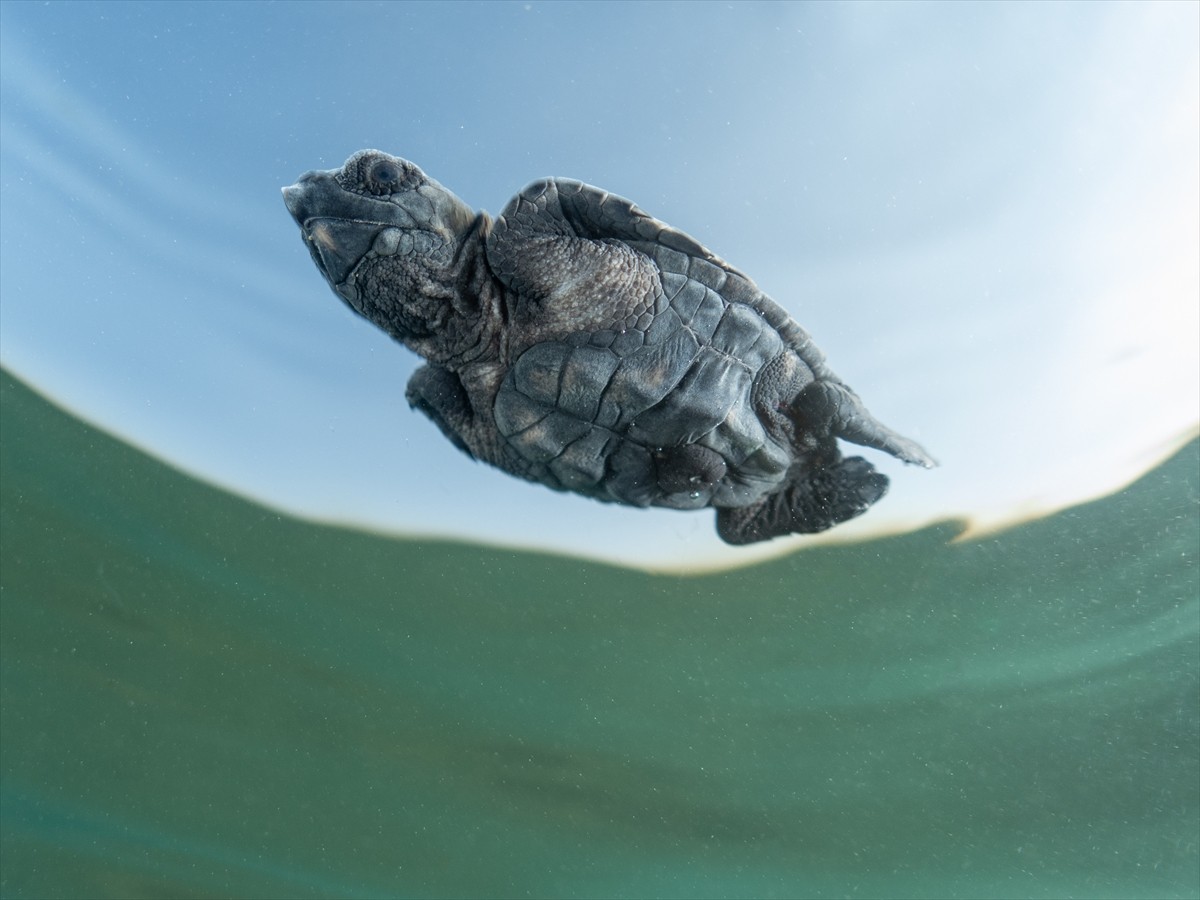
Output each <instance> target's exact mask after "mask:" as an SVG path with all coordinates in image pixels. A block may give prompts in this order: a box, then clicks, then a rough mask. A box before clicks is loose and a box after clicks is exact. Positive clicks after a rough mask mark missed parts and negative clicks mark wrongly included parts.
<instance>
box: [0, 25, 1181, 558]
mask: <svg viewBox="0 0 1200 900" xmlns="http://www.w3.org/2000/svg"><path fill="white" fill-rule="evenodd" d="M0 26H2V28H0V75H2V79H3V81H2V87H0V90H2V101H3V102H2V103H0V191H2V202H0V361H2V362H3V364H4V365H5V366H7V367H9V368H10V369H11V370H13V371H14V372H16V373H17V374H18V375H20V376H21V377H23V378H26V379H27V380H29V381H31V382H32V383H33V384H34V385H35V386H36V387H38V388H40V389H42V390H43V391H45V392H47V393H48V394H49V395H51V396H52V397H53V398H55V399H56V400H58V401H60V402H62V403H63V404H64V405H66V406H67V407H68V408H70V409H72V410H74V411H75V412H77V413H79V414H81V415H82V416H84V417H85V418H87V419H89V420H91V421H93V422H95V423H97V424H99V425H101V426H103V427H105V428H107V429H109V430H111V431H113V432H115V433H117V434H119V435H121V436H123V437H125V438H127V439H129V440H131V441H132V442H133V443H135V444H137V445H139V446H142V447H144V448H146V449H148V450H150V451H151V452H153V453H155V454H156V455H159V456H161V457H163V458H165V459H167V460H169V461H171V462H173V463H175V464H177V465H179V466H181V467H182V468H184V469H186V470H188V471H190V472H193V473H195V474H198V475H200V476H202V477H204V478H207V479H209V480H211V481H214V482H216V483H218V484H221V485H223V486H226V487H230V488H232V489H235V490H237V491H239V492H241V493H243V494H247V495H249V496H252V497H255V498H258V499H261V500H264V501H266V502H269V503H271V504H272V505H275V506H277V507H280V508H284V509H287V510H290V511H294V512H298V513H301V514H304V515H309V516H313V517H317V518H322V519H332V520H337V521H347V522H359V523H364V524H367V525H370V526H372V527H377V528H381V529H385V530H388V531H396V532H402V533H419V534H438V535H451V536H457V537H463V538H472V539H482V540H490V541H499V542H504V543H512V544H520V545H533V546H542V547H549V548H552V549H559V550H563V551H567V552H579V553H586V554H588V555H591V556H599V557H603V558H608V559H615V560H620V561H625V562H630V563H635V564H642V565H654V566H673V565H682V564H687V563H690V562H694V561H703V562H704V563H705V564H724V563H729V562H739V561H748V560H750V559H752V558H754V556H755V554H756V552H759V551H753V550H752V551H747V550H735V549H731V548H725V547H724V546H723V545H720V544H719V542H718V541H717V539H716V537H715V535H714V533H713V525H712V517H711V514H710V513H701V514H684V513H676V512H670V511H638V510H628V509H621V508H618V507H606V506H602V505H600V504H596V503H593V502H590V501H586V500H583V499H580V498H576V497H572V496H568V495H556V494H554V493H552V492H549V491H547V490H545V489H543V488H540V487H537V486H533V485H527V484H524V483H522V482H519V481H516V480H513V479H510V478H507V477H505V476H503V475H501V474H500V473H498V472H495V471H492V470H490V469H488V468H486V467H484V466H481V465H478V464H475V463H472V462H471V461H470V460H468V459H466V458H465V457H462V456H460V455H459V454H457V453H456V452H455V451H454V450H453V448H452V447H451V446H450V445H449V444H447V443H446V442H445V441H444V440H443V439H442V438H441V437H440V435H439V434H438V433H437V432H436V431H435V429H434V428H433V427H432V426H431V425H430V424H429V423H428V422H427V421H426V420H425V419H424V418H423V417H421V416H419V415H417V414H415V413H413V412H411V411H409V409H408V408H407V405H406V404H405V402H404V397H403V395H404V384H405V382H406V380H407V378H408V376H409V374H411V372H412V371H413V369H415V367H416V365H417V364H418V362H417V359H416V358H415V357H414V356H413V355H412V354H411V353H409V352H408V351H407V350H405V349H404V348H402V347H400V346H399V345H395V344H392V343H391V342H390V341H389V340H388V339H387V338H385V337H384V336H383V335H382V334H381V333H378V332H376V331H375V330H373V329H372V327H371V326H370V325H368V324H367V323H366V322H363V321H361V320H358V319H356V318H355V317H354V316H352V315H351V314H350V313H349V312H348V311H347V310H346V309H345V308H344V306H343V305H342V303H341V302H340V301H339V300H338V299H337V298H336V297H335V296H334V295H333V294H332V293H331V292H330V291H329V289H328V288H327V287H326V286H325V285H324V283H323V282H322V280H321V278H320V277H319V275H318V273H317V271H316V269H315V268H314V267H313V265H312V263H311V262H310V260H309V258H308V254H307V252H306V251H305V249H304V247H303V245H302V243H301V241H300V238H299V234H298V231H297V229H296V227H295V225H294V224H293V223H292V222H291V221H290V219H289V218H288V216H287V213H286V211H285V210H284V208H283V204H282V202H281V200H280V196H279V188H280V186H282V185H285V184H289V183H291V182H292V181H294V180H295V178H296V177H297V176H298V175H299V174H300V173H302V172H304V171H305V170H307V169H310V168H327V167H332V166H336V165H340V164H341V162H342V161H343V160H344V159H345V158H346V157H347V156H349V155H350V154H351V153H352V152H354V151H356V150H359V149H361V148H364V147H378V148H380V149H383V150H387V151H389V152H392V153H395V154H397V155H400V156H404V157H407V158H409V159H412V160H414V161H415V162H417V163H418V164H419V165H420V166H421V167H422V168H423V169H424V170H425V171H426V172H428V173H429V174H430V175H431V176H432V177H434V178H436V179H437V180H438V181H440V182H441V183H442V184H444V185H446V186H447V187H448V188H450V189H451V190H453V191H454V192H455V193H457V194H458V195H459V196H460V197H461V198H463V199H464V200H465V201H466V202H467V203H469V204H471V205H473V206H475V207H477V208H484V209H487V210H489V211H491V212H492V213H496V212H498V211H499V210H500V208H501V207H502V206H503V205H504V203H505V201H506V200H507V199H508V198H509V197H510V196H511V195H512V194H513V193H515V192H516V191H517V190H519V189H520V188H521V187H523V186H524V185H525V184H526V183H528V182H529V181H531V180H533V179H535V178H538V177H542V176H545V175H560V176H565V177H571V178H578V179H581V180H584V181H588V182H591V183H593V184H596V185H599V186H601V187H603V188H605V189H607V190H610V191H613V192H615V193H618V194H622V195H624V196H627V197H629V198H631V199H632V200H634V201H635V202H637V203H638V204H639V205H641V206H642V207H643V208H645V209H647V210H648V211H649V212H651V213H652V214H654V215H656V216H658V217H659V218H661V219H664V220H665V221H667V222H669V223H671V224H673V225H675V226H677V227H679V228H682V229H684V230H686V231H688V232H690V233H692V234H693V235H694V236H696V237H697V238H698V239H699V240H701V241H702V242H703V243H704V244H706V245H707V246H709V247H710V248H711V249H712V250H714V251H715V252H716V253H718V254H720V255H721V256H723V257H724V258H726V259H728V260H729V261H730V262H731V263H733V264H734V265H736V266H737V267H739V268H740V269H742V270H743V271H746V272H747V273H749V274H750V275H751V276H752V277H753V278H755V280H756V281H757V282H758V283H759V285H760V287H762V288H763V289H764V290H766V291H767V292H768V293H769V294H771V295H772V296H773V297H774V298H775V299H776V300H777V301H778V302H780V303H781V304H782V305H783V306H784V307H785V308H787V309H788V310H789V311H790V312H791V313H792V314H793V315H794V316H795V317H796V318H797V320H798V321H799V322H800V323H801V324H802V325H803V326H804V327H805V328H807V329H808V330H809V331H810V332H811V333H812V334H813V335H814V336H815V338H816V340H817V342H818V344H819V345H820V346H821V347H822V348H823V349H824V350H825V352H826V354H827V355H828V357H829V359H830V361H831V363H832V365H833V367H834V369H835V370H836V371H838V372H839V374H841V375H842V376H843V377H844V378H845V379H846V380H847V381H848V382H849V383H850V384H851V385H853V386H854V387H855V388H856V390H858V392H859V393H860V394H861V395H862V396H863V397H864V399H865V400H866V401H867V403H868V405H869V406H870V407H871V409H872V411H873V412H875V413H876V414H878V415H879V416H880V418H882V419H883V420H884V421H886V422H887V423H888V424H890V425H892V426H893V427H895V428H897V429H898V430H899V431H901V432H903V433H905V434H909V435H911V436H913V437H915V438H917V439H918V440H920V441H921V442H922V443H924V444H925V446H927V447H928V448H929V449H930V450H931V452H933V453H934V455H935V456H937V457H938V458H939V459H940V460H941V462H942V467H941V468H939V469H938V470H935V471H933V472H924V471H920V470H915V469H905V468H904V467H902V466H900V465H898V464H894V463H893V462H892V461H890V460H886V459H884V458H882V457H881V456H880V455H878V454H869V455H871V458H872V460H873V461H875V462H876V463H877V464H878V465H879V466H880V468H882V469H883V470H884V471H886V472H887V473H888V474H889V475H891V476H892V477H893V484H892V490H891V493H890V494H889V496H888V497H887V498H886V499H885V500H884V501H883V502H881V503H880V504H879V505H878V506H877V507H875V509H874V510H872V512H871V513H870V514H869V515H868V516H866V517H864V518H863V519H861V520H859V521H858V522H856V523H854V524H853V525H851V526H848V527H844V528H842V529H838V530H837V531H835V532H833V533H832V535H833V536H835V537H849V536H854V535H860V534H865V533H870V532H874V531H879V530H891V529H895V528H899V527H905V526H909V525H913V524H919V523H923V522H927V521H930V520H932V519H937V518H943V517H946V516H968V517H971V518H973V519H974V520H975V521H977V522H978V523H980V524H981V525H985V526H986V525H996V524H999V523H1003V522H1008V521H1013V520H1015V519H1019V518H1021V517H1023V516H1028V515H1033V514H1037V513H1040V512H1044V511H1048V510H1051V509H1054V508H1057V507H1060V506H1062V505H1064V504H1067V503H1072V502H1076V501H1078V500H1080V499H1084V498H1087V497H1091V496H1095V495H1096V494H1098V493H1102V492H1104V491H1107V490H1111V489H1113V488H1114V487H1117V486H1119V485H1120V484H1123V483H1125V482H1126V481H1128V480H1129V479H1131V478H1132V477H1135V476H1136V475H1137V474H1138V473H1139V472H1140V471H1142V470H1144V469H1145V467H1147V466H1148V465H1151V464H1153V463H1154V462H1156V461H1157V460H1158V459H1160V458H1161V457H1162V455H1163V454H1164V453H1165V452H1167V451H1168V450H1169V449H1170V448H1171V447H1172V446H1173V445H1174V443H1175V442H1177V441H1178V439H1179V438H1180V437H1181V436H1186V435H1187V434H1189V433H1193V431H1194V429H1195V425H1196V422H1197V419H1198V418H1200V387H1198V385H1200V362H1198V360H1200V351H1198V341H1200V338H1198V337H1197V334H1198V330H1200V322H1198V315H1197V309H1198V308H1200V263H1198V262H1197V246H1200V181H1198V173H1197V168H1198V164H1197V159H1198V158H1200V139H1198V133H1200V87H1198V85H1200V51H1198V49H1197V35H1198V34H1200V6H1198V5H1197V4H1194V3H1160V4H1155V3H1129V4H1121V3H1105V4H1083V3H1029V4H1022V3H995V4H930V5H926V4H916V3H911V4H909V3H906V4H895V3H881V4H849V3H846V4H841V3H839V4H834V3H827V4H826V3H817V4H785V3H767V4H753V3H736V4H717V3H706V4H673V3H671V4H613V3H595V4H578V5H577V4H569V3H554V4H542V3H484V4H470V3H449V4H420V3H403V4H375V3H364V4H358V3H336V4H323V3H301V4H290V3H252V4H223V3H211V2H205V3H198V4H189V3H149V4H114V3H77V4H60V3H50V4H33V3H13V2H8V3H3V4H0ZM803 540H805V539H795V540H790V541H777V542H774V543H773V544H771V545H769V548H768V549H769V550H770V551H776V550H779V549H787V548H790V547H792V546H795V543H796V541H803Z"/></svg>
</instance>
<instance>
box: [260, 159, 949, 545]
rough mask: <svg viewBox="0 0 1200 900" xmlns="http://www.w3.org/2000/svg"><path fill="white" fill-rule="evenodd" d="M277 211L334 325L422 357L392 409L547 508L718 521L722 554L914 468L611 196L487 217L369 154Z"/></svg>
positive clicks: (765, 322) (837, 390) (529, 196)
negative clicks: (320, 285) (289, 223)
mask: <svg viewBox="0 0 1200 900" xmlns="http://www.w3.org/2000/svg"><path fill="white" fill-rule="evenodd" d="M283 196H284V202H285V203H286V204H287V208H288V211H289V212H291V214H292V216H293V217H294V218H295V220H296V222H297V223H298V224H299V225H300V230H301V232H302V234H303V236H304V240H305V243H306V244H307V246H308V249H309V251H310V252H311V254H312V258H313V261H314V262H315V263H316V264H317V268H319V269H320V270H321V273H322V274H323V275H324V276H325V279H326V280H327V281H328V282H329V284H330V286H331V287H332V288H333V290H334V292H335V293H336V294H337V295H338V296H339V297H341V298H342V299H343V300H344V301H345V302H346V303H347V304H348V305H349V306H350V308H351V309H353V310H354V311H355V312H356V313H358V314H359V315H362V316H364V317H366V318H367V319H368V320H370V321H371V322H373V323H374V324H375V325H377V326H378V327H379V328H382V329H383V330H384V331H385V332H387V333H388V334H389V335H391V336H392V337H393V338H395V339H396V340H398V341H400V342H401V343H403V344H404V345H405V346H407V347H409V348H410V349H412V350H413V351H415V352H416V353H419V354H420V355H421V356H422V357H424V358H425V360H426V361H427V363H428V364H427V365H425V366H422V367H421V368H419V369H418V370H417V371H416V372H415V373H414V374H413V376H412V379H411V380H410V381H409V383H408V392H407V396H408V400H409V403H411V404H412V405H413V406H415V407H416V408H417V409H419V410H421V412H423V413H425V415H427V416H429V418H430V419H432V420H433V421H434V423H435V424H437V426H438V427H439V428H440V429H441V430H442V432H443V433H445V435H446V437H448V438H449V439H450V440H451V441H452V442H453V443H454V444H455V445H456V446H457V447H458V448H459V449H460V450H463V451H464V452H466V453H468V454H470V455H471V456H472V457H474V458H475V459H481V460H484V461H485V462H488V463H491V464H492V465H493V466H496V467H497V468H499V469H503V470H504V471H505V472H509V473H511V474H513V475H518V476H520V477H521V478H526V479H528V480H530V481H536V482H540V483H541V484H544V485H546V486H548V487H551V488H554V489H555V490H559V491H573V492H575V493H577V494H583V495H584V496H587V497H593V498H595V499H597V500H603V501H606V502H610V503H624V504H627V505H630V506H641V507H644V506H666V507H671V508H674V509H700V508H703V507H710V506H711V507H714V508H715V509H716V511H717V532H718V533H719V534H720V536H721V538H722V539H724V540H725V541H727V542H729V543H731V544H749V543H753V542H755V541H762V540H766V539H768V538H773V537H777V536H779V535H785V534H792V533H797V532H800V533H811V532H817V531H823V530H825V529H826V528H830V527H831V526H833V525H836V524H838V523H839V522H844V521H845V520H847V519H849V518H851V517H853V516H857V515H859V514H860V513H862V512H865V511H866V510H867V509H868V508H869V507H870V506H871V505H872V504H873V503H875V501H877V500H878V499H879V498H880V497H882V496H883V494H884V493H885V491H886V490H887V484H888V482H887V478H886V477H885V476H884V475H881V474H880V473H878V472H876V471H875V470H874V468H873V467H872V466H871V464H870V463H868V462H867V461H866V460H864V459H862V458H860V457H850V458H848V459H844V458H843V457H842V455H841V453H840V452H839V450H838V445H837V439H838V438H842V439H844V440H847V441H850V442H851V443H855V444H861V445H863V446H866V447H874V448H876V449H878V450H883V451H884V452H886V453H890V454H891V455H893V456H896V457H899V458H900V459H902V460H904V461H905V462H908V463H914V464H916V465H920V466H926V467H929V466H932V465H933V464H934V463H933V460H932V459H931V458H930V456H929V455H928V454H927V453H926V452H925V451H924V450H923V449H921V447H920V446H918V445H917V444H916V443H915V442H913V441H911V440H909V439H908V438H905V437H902V436H900V435H899V434H897V433H895V432H894V431H892V430H891V429H889V428H887V427H886V426H884V425H883V424H882V423H880V422H879V421H877V420H876V419H875V418H874V417H873V416H871V414H870V413H869V412H867V410H866V408H865V407H864V406H863V404H862V402H861V401H860V400H859V399H858V396H857V395H856V394H855V393H854V392H853V391H852V390H850V388H849V387H847V386H846V384H845V383H843V382H842V380H841V379H840V378H838V377H837V376H836V375H835V374H834V373H833V372H831V371H830V370H829V368H828V367H827V366H826V364H825V358H824V356H823V355H822V354H821V352H820V350H818V349H817V347H816V346H815V345H814V344H813V342H812V339H811V338H810V337H809V336H808V334H807V333H806V332H805V331H804V330H803V329H802V328H801V327H800V326H799V325H797V324H796V323H795V322H794V321H793V320H792V319H791V317H789V316H788V314H787V313H786V312H785V311H784V310H783V309H782V308H781V307H780V306H778V305H777V304H776V303H775V302H774V301H773V300H771V298H770V297H768V296H767V295H766V294H764V293H763V292H762V291H760V290H759V289H758V288H757V287H756V286H755V284H754V282H753V281H751V280H750V279H749V278H748V277H747V276H746V275H743V274H742V273H741V272H739V271H738V270H737V269H735V268H733V267H732V266H730V265H729V264H728V263H726V262H725V261H724V260H722V259H720V258H719V257H717V256H714V255H713V254H712V253H710V252H709V251H708V250H706V249H705V248H704V247H702V246H701V245H700V244H699V243H697V242H696V241H695V240H694V239H693V238H691V237H689V236H688V235H686V234H684V233H683V232H681V231H678V230H676V229H674V228H672V227H670V226H669V225H666V224H664V223H663V222H660V221H659V220H658V219H655V218H654V217H653V216H649V215H647V214H646V213H645V212H643V211H642V210H641V209H639V208H638V207H637V206H635V205H634V204H632V203H630V202H629V201H628V200H624V199H622V198H620V197H617V196H615V195H613V194H609V193H607V192H605V191H602V190H600V189H599V188H595V187H591V186H590V185H587V184H583V183H581V182H578V181H570V180H567V179H563V178H549V179H545V180H542V181H535V182H534V183H533V184H531V185H529V187H527V188H525V190H523V191H521V193H520V194H518V195H517V196H516V197H514V198H513V199H512V200H510V201H509V203H508V205H507V206H506V207H505V208H504V211H503V212H502V213H501V214H500V217H499V218H498V219H496V220H495V221H493V220H492V219H491V217H489V216H488V215H487V213H483V212H479V213H477V212H475V211H473V210H472V209H471V208H470V207H468V206H467V205H466V204H465V203H463V202H462V201H461V200H459V199H458V198H457V197H456V196H454V194H452V193H450V191H448V190H446V189H445V188H444V187H442V186H441V185H440V184H438V183H437V182H436V181H434V180H433V179H432V178H429V177H428V176H427V175H425V173H424V172H422V171H421V170H420V169H419V168H418V167H417V166H416V165H414V164H413V163H411V162H408V161H407V160H404V159H399V158H397V157H395V156H389V155H388V154H386V153H381V152H379V151H376V150H363V151H361V152H359V153H356V154H354V155H353V156H351V157H350V158H349V159H348V160H347V161H346V164H345V165H344V166H342V167H341V168H340V169H332V170H329V171H320V172H309V173H307V174H306V175H303V176H301V177H300V180H299V181H298V182H297V183H296V184H294V185H292V186H291V187H287V188H284V189H283Z"/></svg>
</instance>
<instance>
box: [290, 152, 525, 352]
mask: <svg viewBox="0 0 1200 900" xmlns="http://www.w3.org/2000/svg"><path fill="white" fill-rule="evenodd" d="M283 194H284V200H285V202H286V203H287V207H288V210H289V211H290V212H291V214H292V217H293V218H294V219H295V220H296V222H297V224H299V225H300V228H301V231H302V232H303V234H304V238H305V242H306V244H307V246H308V248H309V252H310V253H311V254H312V257H313V261H314V262H315V263H316V264H317V267H318V268H319V269H320V270H321V273H322V274H323V275H324V276H325V279H326V281H328V282H329V285H330V287H332V288H333V290H334V292H335V293H336V294H337V295H338V296H339V297H341V298H342V299H343V300H344V301H345V302H346V304H347V305H348V306H350V308H351V309H353V310H354V311H355V312H357V313H358V314H359V315H361V316H363V317H364V318H366V319H368V320H369V321H371V322H372V323H374V324H375V325H377V326H378V327H379V328H381V329H383V330H384V331H385V332H387V333H388V334H389V335H391V336H392V337H394V338H395V339H396V340H398V341H401V342H402V343H404V344H405V345H406V346H408V347H409V348H410V349H412V350H414V351H415V352H417V353H419V354H420V355H421V356H423V357H425V358H426V359H428V360H429V361H430V362H434V363H438V364H441V365H445V366H446V367H448V368H451V369H454V368H457V367H459V366H461V365H464V364H466V363H468V362H472V361H476V360H481V359H487V358H489V357H494V355H495V354H496V352H497V341H498V330H499V325H500V321H501V311H500V304H501V302H502V292H501V291H500V289H499V287H498V285H497V284H496V281H495V278H494V276H493V275H492V272H491V270H490V269H489V268H488V265H487V261H486V256H485V242H486V239H487V235H488V233H489V231H490V230H491V227H492V223H491V219H490V218H488V216H487V215H486V214H485V213H478V214H477V213H475V212H474V211H473V210H472V209H471V208H470V207H468V206H467V205H466V204H465V203H463V202H462V201H461V200H459V199H458V198H457V197H456V196H454V194H452V193H451V192H450V191H448V190H446V189H445V188H444V187H442V186H441V185H440V184H438V183H437V182H436V181H434V180H433V179H431V178H429V177H428V176H426V175H425V173H424V172H422V171H421V170H420V168H418V167H417V166H415V165H414V164H412V163H410V162H408V161H407V160H403V159H400V158H398V157H394V156H390V155H388V154H385V153H380V152H378V151H374V150H364V151H362V152H360V153H356V154H355V155H354V156H352V157H350V159H348V160H347V161H346V164H345V165H344V166H342V168H341V169H331V170H327V171H315V172H308V173H306V174H305V175H303V176H301V178H300V180H299V181H298V182H297V183H296V184H294V185H292V186H291V187H288V188H284V191H283Z"/></svg>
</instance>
